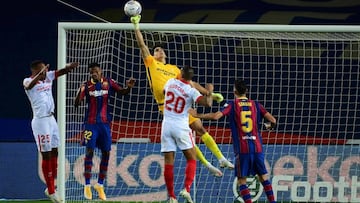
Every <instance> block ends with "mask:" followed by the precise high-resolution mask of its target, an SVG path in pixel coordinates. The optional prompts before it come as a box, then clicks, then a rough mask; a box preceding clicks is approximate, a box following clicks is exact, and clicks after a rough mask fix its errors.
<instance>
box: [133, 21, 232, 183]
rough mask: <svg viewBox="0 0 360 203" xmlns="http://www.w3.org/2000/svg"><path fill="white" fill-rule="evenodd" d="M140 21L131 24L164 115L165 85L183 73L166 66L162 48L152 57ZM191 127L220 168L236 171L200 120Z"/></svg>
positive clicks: (215, 96) (199, 154)
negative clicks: (216, 160)
mask: <svg viewBox="0 0 360 203" xmlns="http://www.w3.org/2000/svg"><path fill="white" fill-rule="evenodd" d="M140 19H141V16H140V15H138V16H134V17H131V22H132V23H133V24H134V27H135V36H136V40H137V43H138V46H139V48H140V51H141V55H142V58H143V60H144V64H145V67H146V75H147V78H148V80H149V84H150V88H151V91H152V93H153V96H154V98H155V100H156V103H157V104H158V106H159V111H160V113H161V114H162V113H163V109H164V86H165V83H166V82H167V81H168V80H169V79H171V78H180V77H181V72H180V69H179V68H178V67H177V66H176V65H172V64H166V54H165V52H164V48H163V47H162V46H160V45H159V46H155V47H154V49H153V55H151V53H150V50H149V48H148V47H147V45H146V44H145V42H144V38H143V35H142V33H141V31H140V29H139V22H140ZM191 85H192V86H193V87H195V88H196V89H197V90H198V91H199V92H200V93H202V94H204V95H208V94H210V93H209V92H208V90H207V89H205V88H204V87H202V86H201V85H200V84H198V83H196V82H194V81H191ZM212 94H213V99H214V100H215V101H217V102H221V101H222V100H223V97H222V95H221V94H219V93H212ZM189 125H190V128H191V129H192V130H194V131H195V132H196V134H199V135H201V140H202V141H203V142H204V143H205V145H206V146H207V148H209V149H210V151H211V152H212V153H213V154H214V155H215V156H216V158H217V159H218V160H219V162H220V167H222V168H229V169H234V165H233V164H232V163H231V162H230V161H228V160H227V159H226V158H225V157H224V155H223V154H222V152H221V151H220V149H219V148H218V146H217V144H216V143H215V141H214V139H213V138H212V137H211V135H209V133H208V132H207V131H206V130H205V128H204V127H203V125H202V122H201V121H200V119H198V118H194V117H192V116H190V117H189ZM195 149H196V156H197V158H198V159H199V160H200V162H201V163H202V164H203V165H205V166H206V167H207V168H208V169H209V171H210V172H211V173H212V174H213V175H214V176H218V177H220V176H222V172H221V171H220V170H219V169H218V168H216V167H214V166H213V165H212V164H211V163H209V162H208V161H207V160H206V159H205V157H204V155H203V153H202V152H201V151H200V149H199V148H198V147H197V146H196V147H195Z"/></svg>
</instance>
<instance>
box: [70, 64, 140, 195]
mask: <svg viewBox="0 0 360 203" xmlns="http://www.w3.org/2000/svg"><path fill="white" fill-rule="evenodd" d="M89 72H90V76H91V79H90V80H89V81H87V82H85V83H83V84H82V86H81V87H80V89H79V91H78V93H77V95H76V98H75V103H74V105H75V107H78V106H79V105H80V103H81V101H82V100H83V99H86V102H87V110H86V113H85V122H84V126H85V129H84V132H83V135H84V145H86V154H85V161H84V167H85V172H84V176H85V187H84V197H85V198H86V199H92V192H91V185H90V179H91V168H92V165H93V162H92V159H93V156H94V149H95V148H96V147H97V148H99V149H100V150H101V153H102V154H101V161H100V169H99V177H98V182H97V184H95V185H94V189H95V190H96V191H97V192H98V195H99V198H100V199H102V200H106V195H105V192H104V186H103V184H104V180H105V178H106V173H107V168H108V162H109V157H110V150H111V140H112V138H111V132H110V121H111V115H110V113H109V98H110V95H111V94H113V93H115V92H116V93H119V94H122V95H126V94H128V93H129V92H130V89H131V88H132V87H133V86H134V84H135V80H134V79H133V78H130V79H129V80H128V81H127V88H122V87H121V86H120V85H119V84H117V83H116V82H115V81H114V80H113V79H110V78H107V77H103V75H102V71H101V68H100V65H99V64H98V63H91V64H89Z"/></svg>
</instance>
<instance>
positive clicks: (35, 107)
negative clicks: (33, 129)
mask: <svg viewBox="0 0 360 203" xmlns="http://www.w3.org/2000/svg"><path fill="white" fill-rule="evenodd" d="M54 79H55V71H48V72H47V73H46V79H45V80H44V81H38V82H37V84H36V85H35V86H34V87H33V88H31V89H29V90H25V93H26V95H27V96H28V98H29V100H30V103H31V108H32V111H33V117H34V118H42V117H46V116H50V115H52V114H53V113H54V109H55V104H54V98H53V95H52V82H53V80H54ZM31 80H32V78H30V77H29V78H25V79H24V81H23V85H24V87H25V86H26V85H28V84H29V83H30V82H31Z"/></svg>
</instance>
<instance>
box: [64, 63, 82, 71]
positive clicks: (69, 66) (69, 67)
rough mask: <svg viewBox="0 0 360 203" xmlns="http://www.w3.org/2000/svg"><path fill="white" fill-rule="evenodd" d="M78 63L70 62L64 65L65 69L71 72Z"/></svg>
mask: <svg viewBox="0 0 360 203" xmlns="http://www.w3.org/2000/svg"><path fill="white" fill-rule="evenodd" d="M79 64H80V63H79V62H71V63H68V64H66V66H65V68H66V69H67V70H69V71H72V70H73V69H74V68H77V67H78V66H79Z"/></svg>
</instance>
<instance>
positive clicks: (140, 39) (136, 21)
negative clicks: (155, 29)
mask: <svg viewBox="0 0 360 203" xmlns="http://www.w3.org/2000/svg"><path fill="white" fill-rule="evenodd" d="M140 19H141V15H137V16H133V17H131V18H130V21H131V22H132V23H133V24H134V28H135V30H134V31H135V37H136V41H137V44H138V46H139V48H140V51H141V56H142V57H143V59H145V58H146V57H147V56H149V55H150V50H149V48H148V46H146V44H145V42H144V37H143V35H142V33H141V31H140V26H139V23H140Z"/></svg>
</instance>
